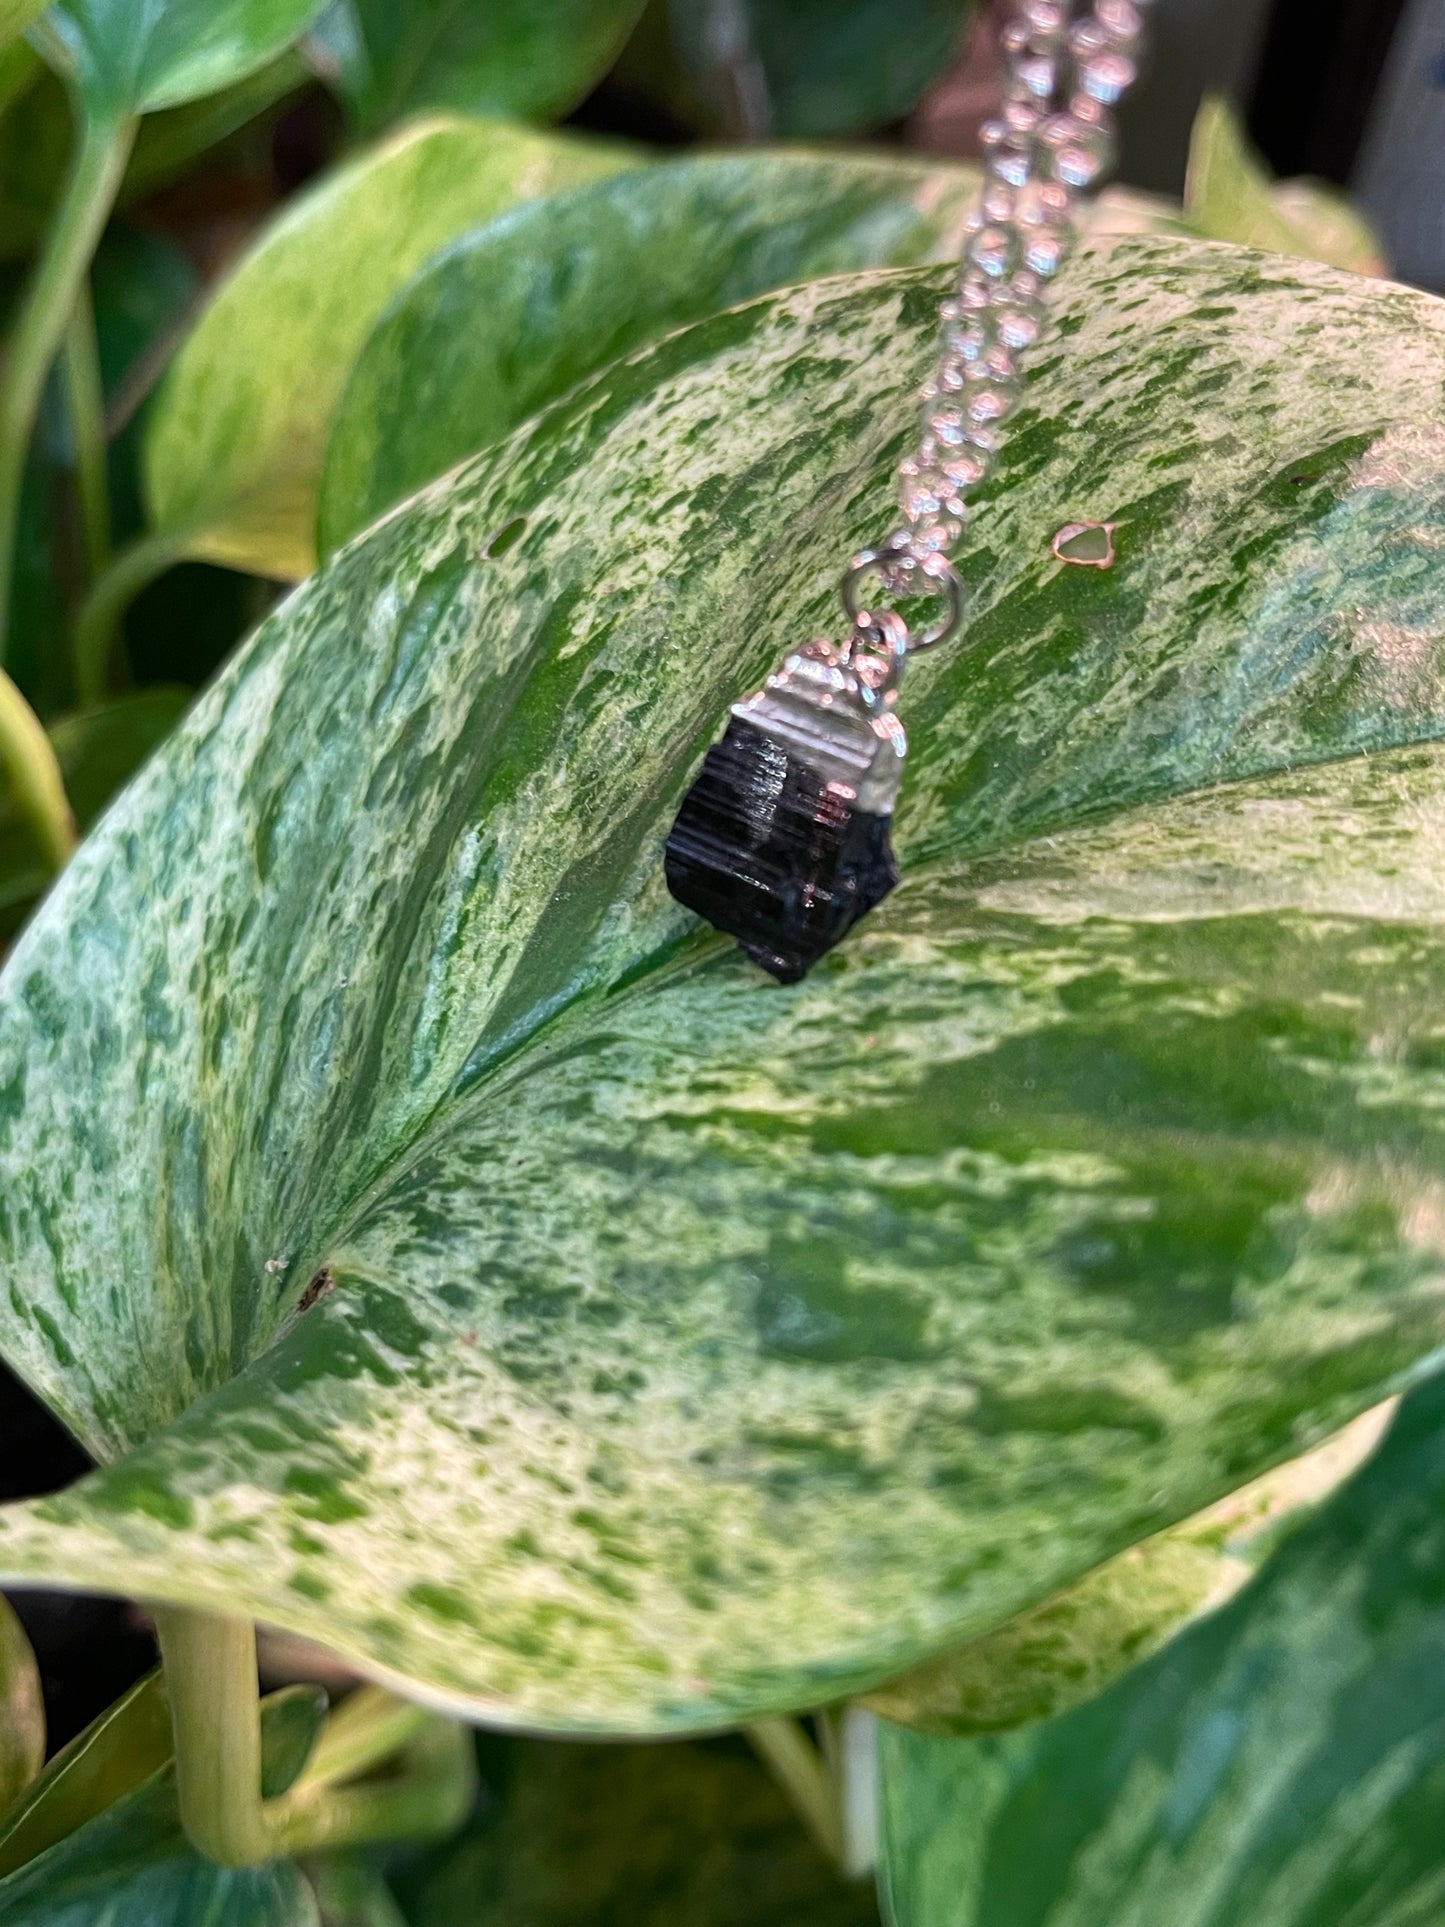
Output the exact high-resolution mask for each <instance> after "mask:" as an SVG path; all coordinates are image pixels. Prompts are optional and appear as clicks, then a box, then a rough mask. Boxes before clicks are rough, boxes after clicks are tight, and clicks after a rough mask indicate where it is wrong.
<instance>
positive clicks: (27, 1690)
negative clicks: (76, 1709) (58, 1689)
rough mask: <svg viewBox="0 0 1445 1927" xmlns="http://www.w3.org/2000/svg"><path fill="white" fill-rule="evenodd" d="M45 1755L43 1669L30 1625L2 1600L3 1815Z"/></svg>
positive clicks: (0, 1788) (0, 1733) (0, 1783)
mask: <svg viewBox="0 0 1445 1927" xmlns="http://www.w3.org/2000/svg"><path fill="white" fill-rule="evenodd" d="M44 1759H45V1701H44V1698H43V1696H42V1694H41V1691H40V1669H39V1667H38V1666H37V1665H36V1664H35V1655H34V1653H33V1652H31V1650H30V1641H29V1640H28V1639H27V1638H26V1637H25V1628H24V1627H23V1626H22V1625H21V1624H20V1621H19V1620H18V1619H17V1618H16V1616H15V1612H14V1609H13V1608H12V1607H11V1605H10V1603H9V1601H8V1600H6V1599H3V1598H0V1814H4V1813H5V1811H6V1809H7V1808H9V1807H10V1806H11V1805H12V1804H13V1803H14V1802H15V1801H16V1800H18V1799H19V1797H20V1795H21V1794H22V1793H23V1792H24V1791H25V1788H26V1787H27V1786H28V1785H29V1784H30V1782H31V1781H32V1780H33V1779H34V1778H35V1775H36V1774H37V1773H38V1772H39V1771H40V1768H41V1764H42V1762H43V1761H44Z"/></svg>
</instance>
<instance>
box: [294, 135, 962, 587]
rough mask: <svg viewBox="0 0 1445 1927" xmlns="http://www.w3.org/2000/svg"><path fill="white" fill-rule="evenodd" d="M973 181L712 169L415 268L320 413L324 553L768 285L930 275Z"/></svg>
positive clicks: (470, 242) (593, 191)
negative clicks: (910, 267)
mask: <svg viewBox="0 0 1445 1927" xmlns="http://www.w3.org/2000/svg"><path fill="white" fill-rule="evenodd" d="M977 188H978V174H977V171H976V170H975V169H973V168H964V167H951V166H937V165H929V164H927V163H925V162H900V161H890V160H884V159H875V158H872V157H867V158H863V157H856V158H855V157H851V156H849V157H845V156H825V155H821V154H788V153H775V154H756V155H754V154H748V155H742V154H737V155H713V156H708V157H706V158H704V159H700V160H684V161H677V162H674V163H673V164H672V165H671V166H666V167H658V168H652V169H649V170H647V171H645V172H642V171H639V172H633V173H628V174H623V175H621V176H619V177H618V178H616V179H614V180H610V181H603V182H600V183H598V184H597V185H595V186H592V187H587V188H579V189H577V190H575V191H574V192H572V193H570V194H558V195H553V196H551V197H549V198H548V199H546V200H542V201H536V202H533V203H532V204H531V205H530V206H527V207H522V208H518V209H516V210H515V211H514V212H512V213H511V214H508V215H504V216H503V217H502V218H501V219H500V220H498V221H494V222H492V223H491V224H490V225H489V226H487V227H484V228H482V229H480V230H479V231H478V232H476V233H473V234H470V235H468V236H466V237H465V238H464V239H463V240H461V241H458V242H457V243H456V245H455V246H454V247H451V248H448V249H446V250H444V251H443V252H442V253H441V254H439V255H436V256H434V257H433V259H432V260H431V261H429V262H428V263H427V265H426V266H425V267H424V268H423V269H422V270H421V272H420V273H419V274H418V275H417V276H416V278H415V279H414V280H413V281H411V282H410V283H409V284H408V285H407V286H406V287H405V288H404V289H403V290H402V292H401V293H400V294H399V295H398V296H397V297H396V299H395V300H394V301H393V302H392V304H391V306H390V307H389V308H388V309H387V310H386V312H385V313H384V314H383V315H382V317H381V319H380V320H379V321H378V322H377V325H376V327H375V328H374V329H373V330H372V333H371V337H370V339H369V340H368V341H367V343H366V346H365V349H364V350H363V351H362V354H361V356H360V358H359V360H358V362H357V365H356V367H355V370H354V372H353V374H352V377H351V380H350V382H349V383H348V385H347V389H346V393H345V396H344V397H343V399H342V403H341V407H340V409H339V412H338V414H337V418H336V425H335V428H334V430H333V432H332V437H331V443H330V447H329V449H328V451H327V457H326V471H325V478H324V481H323V485H322V494H321V513H320V538H319V545H320V548H321V551H322V553H323V554H327V553H330V552H331V551H332V550H334V549H336V548H338V547H339V546H340V545H341V543H342V542H344V541H345V540H346V539H347V538H348V537H350V536H351V535H354V534H355V533H356V531H357V530H358V529H360V528H364V527H365V526H366V524H367V523H368V522H371V521H374V520H375V519H376V517H377V516H378V515H380V514H381V513H382V512H383V511H384V510H386V509H388V508H390V507H391V506H392V505H393V504H394V503H396V502H398V501H400V500H401V499H402V498H403V497H404V496H406V495H410V494H412V493H413V492H414V491H415V490H416V489H418V488H420V487H421V486H422V484H423V483H425V482H429V481H431V480H432V479H433V478H434V477H435V476H438V475H441V474H443V473H444V472H445V471H446V470H447V469H449V468H451V467H453V466H454V465H455V464H456V463H457V462H459V461H461V460H463V459H464V458H465V457H466V456H468V455H472V454H475V452H476V451H477V450H478V449H479V448H485V447H486V446H487V444H488V443H489V442H495V441H499V440H500V439H501V437H502V436H503V435H504V434H506V433H508V432H509V431H510V430H511V429H513V428H515V427H516V426H517V424H518V423H519V422H522V421H524V420H525V419H526V418H527V416H529V415H532V414H535V413H536V411H537V410H538V409H539V408H541V407H543V406H545V404H546V403H548V402H550V401H554V400H555V399H556V398H557V396H559V395H561V394H563V393H565V392H566V390H567V389H569V388H572V387H574V386H575V385H576V384H577V383H578V382H579V381H580V380H582V379H583V378H584V377H585V376H587V375H590V374H593V373H595V372H596V370H598V369H599V368H604V367H606V365H607V364H608V363H609V362H612V361H616V360H617V359H618V358H619V357H620V356H622V355H624V354H627V353H629V352H630V351H632V350H634V349H636V348H640V347H643V346H645V344H646V343H647V342H649V341H655V340H657V339H658V338H659V337H660V336H662V335H664V334H667V333H668V332H669V331H670V330H672V329H674V328H679V327H681V326H683V325H684V324H685V323H686V322H689V321H698V320H701V319H702V318H703V317H705V316H707V315H710V314H716V313H718V312H719V311H720V310H721V309H723V308H730V307H733V306H734V305H736V304H737V303H738V302H741V301H745V300H747V299H748V298H749V297H750V296H752V295H756V294H761V293H763V292H765V291H766V290H767V289H769V288H779V287H785V286H787V285H788V284H789V283H791V282H797V281H807V280H812V279H814V278H815V277H816V276H818V275H823V274H839V273H843V272H845V271H846V270H847V269H850V268H863V267H872V266H903V265H907V264H911V263H914V262H922V261H932V260H947V259H949V258H950V257H951V256H952V255H954V254H956V253H957V249H958V236H959V233H960V231H961V227H962V222H963V219H964V217H965V216H966V214H967V212H968V204H969V201H970V199H971V198H972V196H973V195H974V194H975V193H976V192H977Z"/></svg>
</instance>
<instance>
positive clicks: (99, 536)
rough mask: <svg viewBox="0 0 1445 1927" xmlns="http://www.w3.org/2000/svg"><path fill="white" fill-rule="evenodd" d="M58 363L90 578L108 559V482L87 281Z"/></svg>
mask: <svg viewBox="0 0 1445 1927" xmlns="http://www.w3.org/2000/svg"><path fill="white" fill-rule="evenodd" d="M61 367H62V368H63V370H64V373H65V400H66V406H67V408H68V411H69V414H70V434H71V439H72V441H73V442H74V444H75V487H76V494H77V495H78V497H79V499H80V525H81V529H82V532H83V533H84V536H85V560H86V565H87V569H88V580H89V581H90V582H94V581H95V579H96V577H97V576H99V575H100V574H102V572H103V571H104V570H105V568H106V566H107V565H108V563H109V562H110V483H109V478H108V476H107V474H106V462H105V395H104V391H103V390H102V388H101V382H100V355H99V352H98V351H97V348H96V342H95V304H94V302H93V301H92V300H91V295H90V282H89V281H88V280H84V281H82V282H81V284H80V287H79V290H78V291H77V293H76V297H75V306H74V307H73V308H72V309H71V311H70V321H69V324H68V326H67V327H66V330H65V343H64V348H63V351H62V354H61Z"/></svg>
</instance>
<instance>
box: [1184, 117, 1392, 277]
mask: <svg viewBox="0 0 1445 1927" xmlns="http://www.w3.org/2000/svg"><path fill="white" fill-rule="evenodd" d="M1184 218H1185V220H1186V221H1187V222H1188V223H1189V225H1190V226H1191V227H1192V228H1194V229H1195V231H1196V232H1197V233H1199V234H1203V235H1206V236H1207V237H1208V238H1210V239H1211V240H1215V241H1238V242H1243V243H1245V244H1246V245H1248V246H1250V247H1256V248H1268V249H1269V250H1271V252H1273V253H1276V254H1288V255H1295V256H1298V257H1301V258H1302V259H1305V260H1317V261H1327V262H1329V263H1330V264H1331V265H1332V266H1334V267H1339V268H1350V269H1352V270H1353V271H1354V272H1355V273H1356V274H1383V273H1385V271H1386V270H1385V263H1384V260H1383V258H1382V256H1381V253H1380V244H1379V242H1378V241H1377V240H1376V238H1375V235H1374V232H1373V230H1372V229H1371V227H1370V225H1369V223H1368V222H1367V221H1366V220H1365V219H1364V218H1363V216H1362V215H1359V214H1357V213H1355V211H1354V210H1353V208H1351V206H1350V204H1349V201H1348V200H1347V199H1346V197H1345V196H1344V195H1343V194H1340V193H1338V192H1337V191H1335V190H1334V189H1332V188H1329V187H1326V186H1325V185H1324V184H1323V183H1322V182H1320V181H1284V182H1281V183H1280V184H1278V185H1275V184H1274V183H1272V182H1271V180H1270V176H1269V173H1268V172H1267V170H1266V168H1265V166H1264V164H1263V162H1262V161H1261V160H1260V159H1259V157H1258V155H1256V154H1255V153H1254V151H1253V149H1252V148H1251V147H1250V146H1249V143H1248V142H1247V141H1246V139H1245V137H1244V130H1243V129H1242V128H1241V127H1240V125H1239V122H1238V121H1237V120H1236V119H1235V116H1234V114H1233V112H1232V110H1231V109H1230V106H1229V103H1228V102H1227V101H1225V100H1221V99H1220V98H1218V97H1217V96H1213V97H1211V98H1209V99H1207V100H1205V102H1204V104H1203V105H1202V106H1201V108H1200V109H1199V113H1198V114H1197V116H1196V117H1195V121H1194V129H1193V132H1192V134H1191V136H1190V144H1189V176H1188V180H1187V183H1186V185H1185V189H1184Z"/></svg>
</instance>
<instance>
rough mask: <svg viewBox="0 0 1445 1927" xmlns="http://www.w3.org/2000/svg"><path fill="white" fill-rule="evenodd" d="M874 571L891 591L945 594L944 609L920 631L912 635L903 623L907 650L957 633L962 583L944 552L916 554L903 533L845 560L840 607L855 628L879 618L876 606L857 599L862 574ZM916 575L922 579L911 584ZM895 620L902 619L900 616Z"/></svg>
mask: <svg viewBox="0 0 1445 1927" xmlns="http://www.w3.org/2000/svg"><path fill="white" fill-rule="evenodd" d="M875 572H876V573H877V574H879V575H880V576H881V577H882V578H883V582H884V585H885V587H887V588H888V589H889V590H890V591H891V592H892V593H893V594H898V593H900V592H901V593H903V594H909V593H913V594H917V595H938V596H946V597H947V598H948V608H947V610H946V612H945V613H944V614H943V615H942V616H941V617H940V618H939V620H938V621H937V622H935V623H932V624H931V625H930V626H929V627H928V628H927V629H925V630H924V631H923V633H922V635H914V633H913V631H912V630H911V629H909V627H908V626H907V624H906V623H904V625H903V632H904V636H905V638H906V640H905V643H904V648H905V650H906V651H912V650H919V649H932V648H935V647H936V646H937V645H938V644H939V643H940V642H948V641H950V640H951V639H952V638H953V637H954V636H956V635H957V634H958V631H959V627H960V625H961V624H962V621H963V583H962V581H961V579H960V577H959V574H958V571H957V570H956V569H955V568H954V566H953V564H952V563H951V562H950V561H949V559H948V557H947V556H945V555H928V556H919V555H916V554H915V553H914V551H913V549H912V548H911V547H910V546H909V543H908V538H907V536H906V535H901V536H900V535H894V536H890V537H889V538H888V540H887V541H886V542H885V543H884V544H883V547H882V548H881V549H860V550H859V552H858V554H857V555H855V556H854V557H853V560H852V561H851V562H850V563H849V564H848V569H847V572H846V574H845V575H844V577H843V583H842V594H843V607H844V609H845V610H846V612H847V616H848V620H849V622H850V623H851V624H852V625H853V627H854V628H855V629H857V628H858V627H860V625H861V626H862V627H864V628H867V627H869V626H870V625H872V624H875V623H877V622H878V621H879V620H880V619H881V617H880V612H879V611H878V610H876V609H872V610H870V609H866V608H864V607H863V605H862V604H861V603H860V601H859V599H858V594H859V587H860V585H861V583H862V582H863V580H864V578H865V577H866V576H868V575H870V574H872V573H875ZM918 576H922V577H923V578H924V580H923V582H922V583H921V584H919V585H918V587H917V588H914V587H913V580H912V579H913V578H914V577H918ZM885 613H891V611H890V612H885ZM897 620H899V621H901V620H902V618H901V617H900V618H897Z"/></svg>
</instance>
